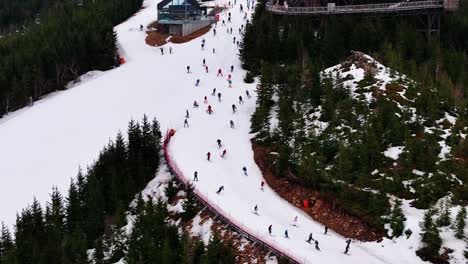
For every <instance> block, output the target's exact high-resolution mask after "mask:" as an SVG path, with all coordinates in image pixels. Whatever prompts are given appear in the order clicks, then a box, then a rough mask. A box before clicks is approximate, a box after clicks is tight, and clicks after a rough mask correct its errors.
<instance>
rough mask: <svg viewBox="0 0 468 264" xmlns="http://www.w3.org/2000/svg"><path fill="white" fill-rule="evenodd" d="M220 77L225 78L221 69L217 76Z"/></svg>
mask: <svg viewBox="0 0 468 264" xmlns="http://www.w3.org/2000/svg"><path fill="white" fill-rule="evenodd" d="M220 75H221V76H223V70H221V68H220V69H218V74H217V75H216V76H217V77H219V76H220Z"/></svg>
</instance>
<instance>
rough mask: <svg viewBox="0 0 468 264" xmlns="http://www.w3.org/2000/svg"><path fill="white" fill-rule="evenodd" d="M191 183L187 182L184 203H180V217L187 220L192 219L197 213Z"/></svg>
mask: <svg viewBox="0 0 468 264" xmlns="http://www.w3.org/2000/svg"><path fill="white" fill-rule="evenodd" d="M193 188H194V187H193V185H192V184H189V185H187V188H186V193H187V194H186V197H185V201H184V204H183V205H182V208H183V209H184V212H183V213H182V215H181V216H182V219H183V220H185V221H187V220H189V219H192V218H193V217H194V216H195V215H196V214H197V202H196V198H195V194H194V193H193V192H194V190H193Z"/></svg>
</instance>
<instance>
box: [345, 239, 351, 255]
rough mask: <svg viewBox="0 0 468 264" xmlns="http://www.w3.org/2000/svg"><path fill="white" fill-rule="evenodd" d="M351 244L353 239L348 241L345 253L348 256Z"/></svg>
mask: <svg viewBox="0 0 468 264" xmlns="http://www.w3.org/2000/svg"><path fill="white" fill-rule="evenodd" d="M349 244H351V239H348V240H346V248H345V251H344V253H345V254H348V251H349Z"/></svg>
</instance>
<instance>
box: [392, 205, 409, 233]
mask: <svg viewBox="0 0 468 264" xmlns="http://www.w3.org/2000/svg"><path fill="white" fill-rule="evenodd" d="M401 206H402V202H401V200H400V199H396V200H395V204H394V205H393V208H392V214H391V215H390V227H391V228H392V236H393V237H399V236H401V235H402V234H403V231H404V229H405V223H404V222H405V220H406V218H405V215H404V214H403V211H402V209H401Z"/></svg>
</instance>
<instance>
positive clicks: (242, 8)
mask: <svg viewBox="0 0 468 264" xmlns="http://www.w3.org/2000/svg"><path fill="white" fill-rule="evenodd" d="M240 11H241V13H242V12H244V7H243V6H242V4H241V5H240Z"/></svg>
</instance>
